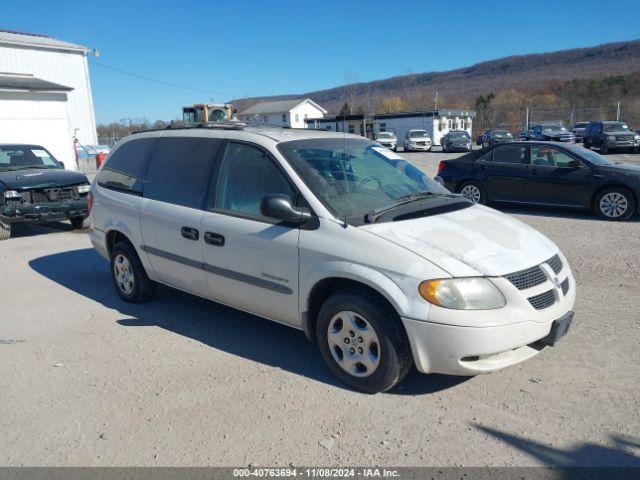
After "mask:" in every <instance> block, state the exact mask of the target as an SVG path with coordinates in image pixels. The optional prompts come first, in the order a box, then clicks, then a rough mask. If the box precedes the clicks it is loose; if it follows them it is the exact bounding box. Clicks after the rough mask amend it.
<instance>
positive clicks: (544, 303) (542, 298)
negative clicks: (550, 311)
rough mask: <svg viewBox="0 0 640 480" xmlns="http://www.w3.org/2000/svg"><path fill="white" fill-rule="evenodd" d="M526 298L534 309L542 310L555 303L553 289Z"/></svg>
mask: <svg viewBox="0 0 640 480" xmlns="http://www.w3.org/2000/svg"><path fill="white" fill-rule="evenodd" d="M528 300H529V303H530V304H531V306H532V307H533V308H535V309H536V310H543V309H545V308H547V307H550V306H551V305H553V304H554V303H556V294H555V293H554V292H553V290H548V291H546V292H544V293H541V294H539V295H534V296H533V297H529V298H528Z"/></svg>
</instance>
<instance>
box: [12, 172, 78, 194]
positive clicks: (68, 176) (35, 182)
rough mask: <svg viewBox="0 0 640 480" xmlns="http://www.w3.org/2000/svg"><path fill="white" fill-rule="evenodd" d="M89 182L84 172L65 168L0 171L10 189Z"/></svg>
mask: <svg viewBox="0 0 640 480" xmlns="http://www.w3.org/2000/svg"><path fill="white" fill-rule="evenodd" d="M81 183H89V181H88V180H87V177H85V176H84V175H83V174H82V173H79V172H74V171H71V170H63V169H61V168H60V169H57V168H56V169H51V168H42V169H35V168H34V169H25V170H10V171H5V172H3V171H0V184H2V185H4V186H5V187H6V188H8V189H13V190H20V189H23V188H51V187H66V186H68V185H78V184H81Z"/></svg>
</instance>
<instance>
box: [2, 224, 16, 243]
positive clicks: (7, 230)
mask: <svg viewBox="0 0 640 480" xmlns="http://www.w3.org/2000/svg"><path fill="white" fill-rule="evenodd" d="M12 226H13V225H11V224H10V223H2V222H0V241H1V240H8V239H9V238H11V230H12Z"/></svg>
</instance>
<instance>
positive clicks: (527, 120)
mask: <svg viewBox="0 0 640 480" xmlns="http://www.w3.org/2000/svg"><path fill="white" fill-rule="evenodd" d="M524 129H525V130H529V107H527V116H526V118H525V119H524Z"/></svg>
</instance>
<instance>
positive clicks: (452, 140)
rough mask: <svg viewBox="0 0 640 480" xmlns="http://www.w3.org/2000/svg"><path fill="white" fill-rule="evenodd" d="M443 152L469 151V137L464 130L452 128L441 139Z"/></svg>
mask: <svg viewBox="0 0 640 480" xmlns="http://www.w3.org/2000/svg"><path fill="white" fill-rule="evenodd" d="M441 145H442V151H443V152H470V151H471V137H470V136H469V134H468V133H467V132H466V131H464V130H452V131H450V132H449V133H447V134H446V135H445V136H444V137H442V140H441Z"/></svg>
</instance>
